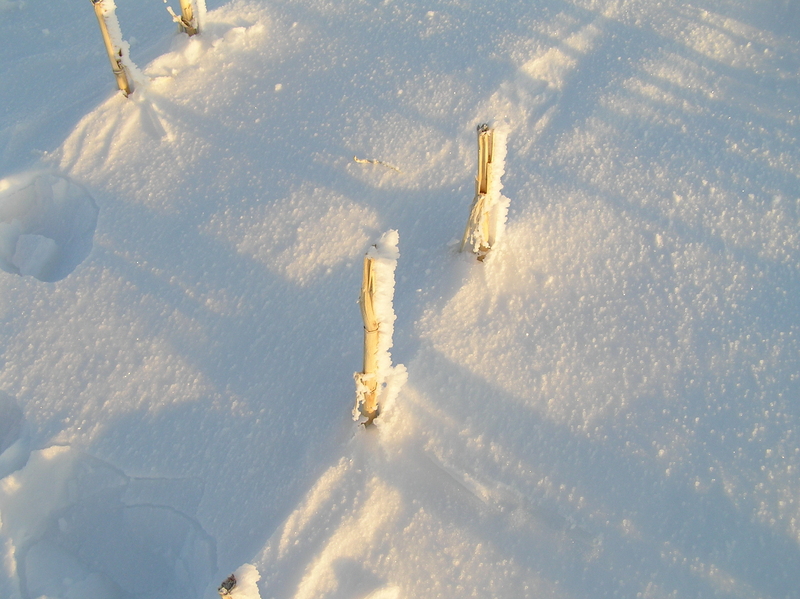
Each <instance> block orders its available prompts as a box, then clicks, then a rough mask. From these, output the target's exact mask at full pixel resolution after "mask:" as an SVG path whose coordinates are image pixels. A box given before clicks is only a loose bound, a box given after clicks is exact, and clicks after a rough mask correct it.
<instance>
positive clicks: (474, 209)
mask: <svg viewBox="0 0 800 599" xmlns="http://www.w3.org/2000/svg"><path fill="white" fill-rule="evenodd" d="M493 160H494V129H492V128H490V127H489V125H487V124H481V125H478V176H477V177H476V178H475V197H474V199H473V200H472V206H471V208H470V214H469V220H468V221H467V227H466V229H465V230H464V236H463V238H462V239H461V251H462V252H463V251H464V249H465V248H467V247H469V248H470V249H471V250H472V252H473V253H475V254H477V255H478V260H481V261H482V260H483V259H484V258H485V257H486V254H487V253H488V252H489V250H490V249H492V246H493V245H494V242H495V239H494V231H493V227H492V219H491V212H492V208H493V204H494V195H496V194H495V193H494V192H495V191H496V190H494V189H492V186H493V183H494V173H493V172H492V168H493V164H494V162H493Z"/></svg>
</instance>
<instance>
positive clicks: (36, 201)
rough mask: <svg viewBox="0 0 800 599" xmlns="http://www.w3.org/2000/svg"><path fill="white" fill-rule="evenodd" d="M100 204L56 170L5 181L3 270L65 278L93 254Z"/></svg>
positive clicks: (0, 188)
mask: <svg viewBox="0 0 800 599" xmlns="http://www.w3.org/2000/svg"><path fill="white" fill-rule="evenodd" d="M97 213H98V208H97V205H96V204H95V202H94V200H93V199H92V197H91V196H90V195H89V193H88V192H87V191H86V190H85V189H84V188H83V187H81V186H80V185H78V184H77V183H75V182H74V181H72V180H70V179H68V178H66V177H64V176H62V175H58V174H55V173H46V172H29V173H23V174H19V175H17V176H14V177H9V178H6V179H3V180H0V268H2V269H3V270H4V271H6V272H9V273H13V274H18V275H21V276H26V275H30V276H32V277H34V278H36V279H39V280H40V281H47V282H53V281H59V280H61V279H63V278H64V277H66V276H67V275H68V274H70V273H71V272H72V271H73V270H75V267H77V266H78V264H80V263H81V262H83V260H84V259H85V258H86V257H87V256H88V255H89V252H90V251H91V249H92V239H93V237H94V230H95V227H96V226H97Z"/></svg>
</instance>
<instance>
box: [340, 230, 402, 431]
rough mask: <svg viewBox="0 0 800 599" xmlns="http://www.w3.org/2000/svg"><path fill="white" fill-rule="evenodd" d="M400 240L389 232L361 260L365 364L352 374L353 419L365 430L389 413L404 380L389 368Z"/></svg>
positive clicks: (399, 370) (399, 369)
mask: <svg viewBox="0 0 800 599" xmlns="http://www.w3.org/2000/svg"><path fill="white" fill-rule="evenodd" d="M399 240H400V236H399V235H398V233H397V231H395V230H389V231H386V232H385V233H384V234H383V235H381V237H380V239H378V242H377V243H376V244H374V245H373V246H371V247H370V248H369V249H368V250H367V253H366V255H365V256H364V272H363V279H362V282H361V294H360V296H359V298H358V303H359V306H360V308H361V317H362V319H363V320H364V361H363V369H362V371H361V372H356V373H355V374H354V378H355V383H356V404H355V408H354V409H353V418H354V419H355V420H357V421H360V422H361V423H363V424H364V425H365V426H368V425H371V424H372V423H373V421H374V420H375V418H376V417H377V416H378V415H379V414H381V413H383V412H384V411H385V410H388V409H389V408H390V406H391V405H392V403H393V402H394V400H395V398H396V397H397V395H398V394H399V392H400V389H401V388H402V386H403V384H404V383H405V381H406V378H407V371H406V368H405V366H403V365H402V364H396V365H394V366H393V365H392V354H391V352H390V351H389V350H390V349H391V347H392V335H393V333H394V321H395V319H396V316H395V313H394V307H393V302H394V286H395V280H394V273H395V269H396V267H397V259H398V258H399V256H400V252H399V250H398V249H397V244H398V242H399Z"/></svg>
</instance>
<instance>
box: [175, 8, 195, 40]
mask: <svg viewBox="0 0 800 599" xmlns="http://www.w3.org/2000/svg"><path fill="white" fill-rule="evenodd" d="M179 25H180V27H181V31H183V32H184V33H186V35H189V36H192V35H195V34H197V21H196V20H195V18H194V6H192V0H181V18H180V23H179Z"/></svg>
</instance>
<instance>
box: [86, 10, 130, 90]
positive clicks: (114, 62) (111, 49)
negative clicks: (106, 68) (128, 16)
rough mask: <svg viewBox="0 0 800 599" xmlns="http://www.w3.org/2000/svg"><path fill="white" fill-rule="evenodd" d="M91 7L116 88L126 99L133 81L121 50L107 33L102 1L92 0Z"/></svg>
mask: <svg viewBox="0 0 800 599" xmlns="http://www.w3.org/2000/svg"><path fill="white" fill-rule="evenodd" d="M92 5H94V13H95V15H96V16H97V23H98V24H99V25H100V33H101V34H102V36H103V43H104V44H105V47H106V52H107V53H108V59H109V61H110V62H111V70H112V71H113V73H114V77H116V79H117V87H118V88H119V89H120V91H121V92H122V93H123V94H125V96H126V97H127V96H129V95H131V94H132V93H133V81H132V79H131V77H130V74H129V73H128V69H127V68H126V67H125V65H124V64H123V62H122V48H118V47H117V46H116V45H115V44H114V43H113V42H112V41H111V34H110V33H109V30H108V23H107V22H106V12H107V11H106V7H105V4H104V2H103V0H92Z"/></svg>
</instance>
